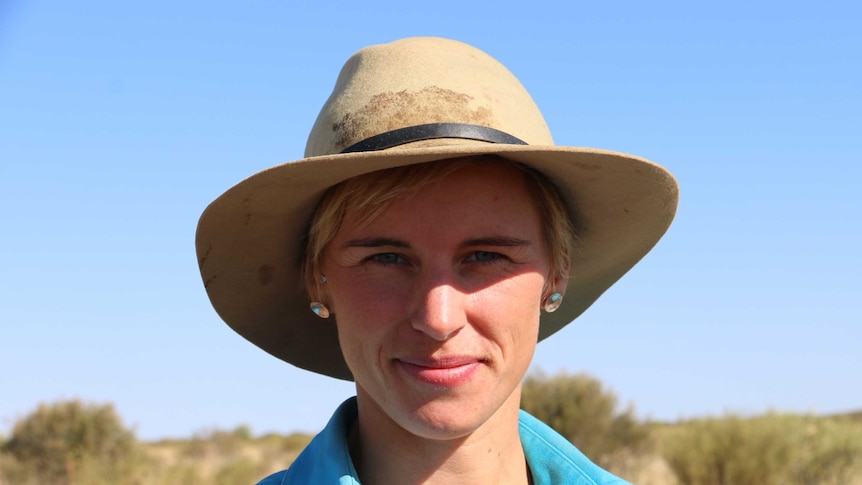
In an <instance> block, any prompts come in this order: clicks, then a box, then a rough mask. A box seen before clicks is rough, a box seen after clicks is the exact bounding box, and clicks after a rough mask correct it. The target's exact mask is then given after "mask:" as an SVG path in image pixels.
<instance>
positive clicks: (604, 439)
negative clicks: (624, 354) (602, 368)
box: [521, 373, 649, 466]
mask: <svg viewBox="0 0 862 485" xmlns="http://www.w3.org/2000/svg"><path fill="white" fill-rule="evenodd" d="M521 408H522V409H524V410H525V411H527V412H528V413H530V414H532V415H533V416H535V417H536V418H538V419H539V420H541V421H543V422H544V423H546V424H547V425H548V426H550V427H551V428H553V429H554V430H555V431H557V432H558V433H560V434H561V435H563V436H564V437H565V438H566V439H568V440H569V441H571V442H572V443H573V444H574V445H575V446H577V447H578V449H580V450H581V451H582V452H583V453H584V454H585V455H587V456H588V457H590V458H591V459H593V460H594V461H596V462H598V463H600V464H602V465H604V466H609V465H610V464H611V462H613V461H614V458H615V457H617V456H620V455H623V454H625V455H631V454H635V453H638V452H641V451H643V449H644V448H645V447H646V446H647V445H648V443H649V434H648V431H647V429H646V427H644V426H643V425H641V424H640V423H638V422H637V420H636V419H635V418H634V410H633V409H632V408H628V409H626V410H624V411H618V410H617V397H616V395H615V394H614V393H613V391H611V390H609V389H605V387H604V386H603V385H602V383H601V382H600V381H598V380H597V379H595V378H593V377H591V376H588V375H586V374H566V373H562V374H557V375H555V376H551V377H548V376H545V375H544V374H541V373H537V374H533V375H530V376H528V377H527V378H526V379H525V380H524V384H523V389H522V393H521Z"/></svg>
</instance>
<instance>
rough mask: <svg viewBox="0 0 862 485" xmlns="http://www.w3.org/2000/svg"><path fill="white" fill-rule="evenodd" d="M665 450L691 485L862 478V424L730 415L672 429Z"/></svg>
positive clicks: (830, 481) (834, 481)
mask: <svg viewBox="0 0 862 485" xmlns="http://www.w3.org/2000/svg"><path fill="white" fill-rule="evenodd" d="M661 448H662V453H663V454H664V456H665V458H666V459H667V461H668V463H669V464H670V466H671V468H672V469H673V470H674V472H675V473H676V475H677V477H678V478H679V479H680V481H681V482H682V483H686V484H690V485H724V484H742V485H744V484H758V485H760V484H763V485H771V484H800V485H801V484H806V485H807V484H820V485H826V484H836V485H837V484H846V483H851V479H852V478H853V477H857V478H858V473H859V468H860V463H862V425H858V424H857V425H854V424H853V423H849V422H848V423H838V422H837V421H835V420H831V419H825V418H816V417H811V416H799V415H782V414H775V413H770V414H766V415H764V416H758V417H752V418H744V417H740V416H735V415H727V416H724V417H720V418H708V419H699V420H692V421H687V422H682V423H679V424H677V425H675V426H673V427H670V428H668V429H666V430H665V434H664V436H663V439H662V446H661Z"/></svg>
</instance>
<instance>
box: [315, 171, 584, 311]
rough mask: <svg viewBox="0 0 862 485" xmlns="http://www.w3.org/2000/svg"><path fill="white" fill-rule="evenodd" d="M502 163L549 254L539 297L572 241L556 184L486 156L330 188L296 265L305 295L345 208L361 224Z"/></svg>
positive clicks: (564, 264) (564, 269) (561, 268)
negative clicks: (520, 182)
mask: <svg viewBox="0 0 862 485" xmlns="http://www.w3.org/2000/svg"><path fill="white" fill-rule="evenodd" d="M488 161H492V162H494V163H502V164H505V165H508V166H511V167H513V168H516V169H518V170H519V171H520V172H521V173H522V174H523V176H524V181H525V182H526V184H527V189H528V191H529V193H530V195H531V196H532V198H533V201H534V203H535V204H536V207H537V208H538V210H539V216H540V218H541V221H540V222H541V226H542V229H543V236H544V242H545V245H546V248H547V251H548V254H549V255H550V270H549V274H548V275H547V276H548V282H546V284H545V289H544V292H545V295H547V294H549V293H550V290H551V285H552V284H553V283H551V282H553V281H554V280H556V279H564V280H565V279H566V278H567V277H568V273H569V265H570V262H571V254H572V250H573V248H574V246H575V242H576V240H577V235H576V233H575V228H574V225H573V223H572V219H571V216H570V215H569V211H568V209H567V207H566V204H565V203H564V202H563V199H562V197H561V196H560V193H559V191H558V190H557V188H556V186H555V185H554V184H553V183H552V182H551V181H550V179H548V177H547V176H545V175H544V174H543V173H541V172H538V171H536V170H534V169H532V168H530V167H527V166H526V165H523V164H521V163H517V162H514V161H511V160H507V159H505V158H502V157H499V156H495V155H486V156H473V157H465V158H457V159H452V160H440V161H436V162H428V163H422V164H418V165H406V166H402V167H395V168H390V169H385V170H379V171H377V172H371V173H367V174H363V175H359V176H357V177H353V178H351V179H348V180H345V181H344V182H341V183H340V184H338V185H335V186H333V187H331V188H330V189H329V190H328V191H327V192H326V194H324V196H323V199H322V200H321V201H320V203H319V204H318V206H317V209H316V210H315V212H314V215H313V216H312V219H311V223H310V225H309V230H308V235H307V239H306V245H305V253H304V254H303V261H302V266H301V271H302V277H303V279H304V281H305V287H306V291H307V292H308V294H309V295H310V296H311V297H312V298H318V297H319V295H320V284H321V277H322V275H323V273H322V271H321V269H320V268H321V266H322V261H321V259H322V257H323V252H324V250H325V249H326V246H327V245H328V244H329V243H330V242H331V241H332V240H333V239H334V238H335V235H336V234H337V233H338V231H339V229H341V227H342V225H343V224H344V217H345V215H346V214H347V211H348V209H350V210H351V211H353V213H354V214H355V215H356V217H357V218H358V220H357V224H358V225H359V226H364V225H366V224H369V223H371V221H373V220H374V219H375V218H377V217H378V216H379V215H380V214H382V213H383V212H384V211H385V210H386V209H387V208H388V207H389V204H391V203H392V202H393V201H394V200H396V199H398V198H401V197H407V196H410V195H411V194H415V193H416V192H417V191H419V190H420V189H422V188H423V187H425V186H428V185H431V184H433V183H434V182H436V181H439V180H441V179H442V178H444V177H446V176H447V175H449V174H451V173H452V172H455V171H457V170H459V169H461V168H464V167H466V166H468V165H472V164H475V163H477V162H488Z"/></svg>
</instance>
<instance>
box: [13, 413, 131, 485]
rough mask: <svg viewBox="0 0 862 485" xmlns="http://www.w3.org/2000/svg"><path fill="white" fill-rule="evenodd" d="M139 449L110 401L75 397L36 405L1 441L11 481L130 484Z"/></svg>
mask: <svg viewBox="0 0 862 485" xmlns="http://www.w3.org/2000/svg"><path fill="white" fill-rule="evenodd" d="M139 451H140V450H139V447H138V443H137V440H136V439H135V436H134V434H133V433H132V432H131V431H129V430H128V429H126V428H125V427H124V426H123V424H122V422H121V420H120V418H119V416H118V415H117V413H116V412H115V411H114V408H113V406H112V405H110V404H105V405H96V404H85V403H82V402H81V401H78V400H74V401H65V402H58V403H54V404H40V405H39V407H38V408H37V409H36V410H35V411H34V412H33V413H31V414H30V415H28V416H26V417H24V418H23V419H20V420H18V421H17V422H16V423H15V425H14V427H13V429H12V434H11V436H10V437H9V439H8V440H7V441H6V442H5V443H4V444H3V446H2V452H3V453H4V454H6V455H7V456H8V458H7V459H6V461H7V463H6V464H5V466H4V470H5V474H6V475H7V477H8V479H9V480H10V481H12V482H13V483H28V482H31V481H35V482H44V483H47V482H51V483H102V482H103V481H104V482H105V483H109V482H111V481H116V480H119V479H121V478H122V479H123V480H124V482H125V483H133V482H132V481H131V477H132V475H133V471H134V469H135V467H136V466H137V465H138V464H139V463H138V462H139V460H140V459H141V455H140V453H139Z"/></svg>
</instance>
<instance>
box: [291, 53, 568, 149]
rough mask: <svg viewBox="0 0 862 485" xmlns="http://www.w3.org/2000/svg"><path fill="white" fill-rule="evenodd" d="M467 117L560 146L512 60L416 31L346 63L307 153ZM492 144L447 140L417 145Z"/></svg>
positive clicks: (529, 140)
mask: <svg viewBox="0 0 862 485" xmlns="http://www.w3.org/2000/svg"><path fill="white" fill-rule="evenodd" d="M428 123H466V124H472V125H479V126H485V127H489V128H494V129H497V130H500V131H503V132H506V133H508V134H510V135H512V136H515V137H517V138H519V139H521V140H523V141H525V142H526V143H528V144H530V145H553V139H552V138H551V133H550V131H549V130H548V126H547V124H546V123H545V120H544V117H543V116H542V113H541V112H540V111H539V108H538V107H537V106H536V103H535V102H534V101H533V99H532V97H530V95H529V93H528V92H527V90H526V89H524V86H523V85H521V83H520V82H519V81H518V79H517V78H515V76H514V75H513V74H512V73H511V72H509V70H508V69H506V67H505V66H503V65H502V64H500V63H499V62H497V61H496V60H495V59H493V58H492V57H491V56H489V55H488V54H486V53H485V52H483V51H481V50H479V49H476V48H475V47H472V46H469V45H467V44H464V43H462V42H458V41H454V40H449V39H441V38H436V37H414V38H409V39H402V40H398V41H395V42H391V43H388V44H381V45H374V46H370V47H366V48H364V49H362V50H360V51H358V52H357V53H356V54H354V55H353V56H352V57H351V58H350V59H348V61H347V62H346V63H345V65H344V67H343V68H342V70H341V73H340V74H339V76H338V80H337V81H336V83H335V88H334V89H333V92H332V95H331V96H330V97H329V99H328V100H327V101H326V103H325V104H324V106H323V108H322V109H321V111H320V114H319V115H318V117H317V121H316V122H315V123H314V126H313V128H312V130H311V133H310V135H309V137H308V143H307V145H306V149H305V156H306V157H313V156H319V155H331V154H336V153H340V152H341V151H342V150H344V149H345V148H346V147H349V146H351V145H353V144H355V143H357V142H360V141H362V140H365V139H367V138H370V137H372V136H375V135H379V134H382V133H386V132H390V131H393V130H397V129H400V128H406V127H411V126H417V125H423V124H428ZM476 143H485V142H481V141H475V140H465V139H453V138H442V139H434V140H423V141H419V142H413V143H408V144H405V145H402V146H399V147H395V148H392V149H399V148H401V149H403V148H411V147H417V146H423V147H424V146H431V145H456V144H476Z"/></svg>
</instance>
